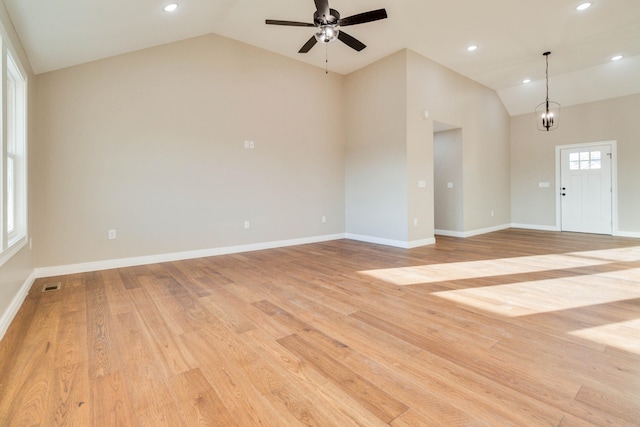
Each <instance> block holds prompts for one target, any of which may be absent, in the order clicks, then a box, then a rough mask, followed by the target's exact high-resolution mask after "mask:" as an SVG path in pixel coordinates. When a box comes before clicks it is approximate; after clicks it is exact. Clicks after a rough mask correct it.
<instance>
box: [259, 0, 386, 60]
mask: <svg viewBox="0 0 640 427" xmlns="http://www.w3.org/2000/svg"><path fill="white" fill-rule="evenodd" d="M314 2H315V5H316V11H315V12H314V14H313V23H309V22H298V21H282V20H277V19H267V20H266V21H265V24H267V25H284V26H289V27H315V28H316V32H315V34H314V35H313V36H311V38H310V39H309V40H307V42H306V43H305V44H304V45H303V46H302V48H300V50H299V51H298V53H307V52H309V51H310V50H311V48H312V47H313V46H315V45H316V43H318V42H320V43H323V44H327V43H332V42H334V41H335V40H336V39H338V40H340V41H341V42H342V43H344V44H346V45H347V46H349V47H350V48H352V49H354V50H356V51H358V52H360V51H361V50H362V49H364V48H365V47H367V46H366V45H365V44H364V43H362V42H361V41H360V40H358V39H356V38H355V37H352V36H350V35H349V34H347V33H345V32H344V31H341V30H340V27H346V26H349V25H357V24H364V23H367V22H372V21H377V20H380V19H385V18H386V17H387V11H386V10H385V9H378V10H372V11H369V12H364V13H359V14H357V15H352V16H348V17H346V18H344V19H341V18H340V13H339V12H338V11H337V10H335V9H331V8H330V7H329V0H314Z"/></svg>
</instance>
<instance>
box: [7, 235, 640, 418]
mask: <svg viewBox="0 0 640 427" xmlns="http://www.w3.org/2000/svg"><path fill="white" fill-rule="evenodd" d="M51 282H61V284H62V289H61V290H59V291H53V292H48V293H41V289H42V287H43V285H44V284H47V283H51ZM639 423H640V240H635V239H622V238H613V237H610V236H597V235H580V234H571V233H552V232H538V231H526V230H515V229H510V230H504V231H499V232H496V233H490V234H486V235H482V236H476V237H471V238H467V239H456V238H448V237H437V244H436V245H434V246H428V247H423V248H417V249H411V250H402V249H397V248H390V247H384V246H376V245H372V244H367V243H361V242H355V241H349V240H338V241H332V242H326V243H318V244H310V245H302V246H296V247H289V248H281V249H273V250H265V251H257V252H251V253H243V254H235V255H226V256H219V257H211V258H204V259H195V260H188V261H180V262H169V263H162V264H155V265H148V266H141V267H132V268H121V269H114V270H106V271H99V272H93V273H86V274H76V275H69V276H64V277H55V278H48V279H39V280H37V281H36V283H35V284H34V286H33V288H32V290H31V292H30V294H29V296H28V297H27V300H26V301H25V303H24V305H23V307H22V308H21V310H20V312H19V314H18V316H17V317H16V319H15V320H14V322H13V323H12V325H11V327H10V328H9V330H8V332H7V334H6V335H5V337H4V339H3V340H2V342H1V343H0V425H2V426H5V425H6V426H14V425H15V426H23V425H25V426H27V425H28V426H32V425H40V426H55V425H77V426H90V425H92V426H112V425H123V426H195V425H202V426H206V425H210V426H233V425H238V426H254V425H265V426H296V425H335V426H352V425H360V426H379V425H391V426H395V427H400V426H430V425H434V426H456V425H488V426H537V425H549V426H559V425H562V426H565V425H566V426H588V425H598V426H632V425H636V426H637V425H639Z"/></svg>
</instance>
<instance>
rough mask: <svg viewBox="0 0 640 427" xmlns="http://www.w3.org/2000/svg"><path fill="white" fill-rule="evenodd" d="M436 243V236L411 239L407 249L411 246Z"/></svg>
mask: <svg viewBox="0 0 640 427" xmlns="http://www.w3.org/2000/svg"><path fill="white" fill-rule="evenodd" d="M435 244H436V238H435V237H430V238H428V239H420V240H412V241H410V242H409V245H408V246H409V249H413V248H419V247H421V246H429V245H435Z"/></svg>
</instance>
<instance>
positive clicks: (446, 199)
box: [433, 121, 464, 237]
mask: <svg viewBox="0 0 640 427" xmlns="http://www.w3.org/2000/svg"><path fill="white" fill-rule="evenodd" d="M433 160H434V165H433V174H434V179H433V183H434V189H433V197H434V200H433V202H434V215H433V217H434V233H435V234H439V235H442V236H454V237H464V210H463V191H464V188H463V185H462V178H463V174H462V128H460V127H458V126H454V125H450V124H446V123H442V122H437V121H434V122H433Z"/></svg>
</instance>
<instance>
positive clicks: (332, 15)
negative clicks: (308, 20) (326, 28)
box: [313, 9, 340, 26]
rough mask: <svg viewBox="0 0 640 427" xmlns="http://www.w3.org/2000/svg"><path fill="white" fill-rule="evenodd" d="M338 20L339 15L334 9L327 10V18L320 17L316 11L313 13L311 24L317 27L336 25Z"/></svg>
mask: <svg viewBox="0 0 640 427" xmlns="http://www.w3.org/2000/svg"><path fill="white" fill-rule="evenodd" d="M339 19H340V13H339V12H338V11H337V10H335V9H329V16H325V15H323V16H320V15H319V14H318V11H317V10H316V11H315V12H314V13H313V22H314V23H315V24H316V25H317V26H320V25H331V24H337V23H338V20H339Z"/></svg>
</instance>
